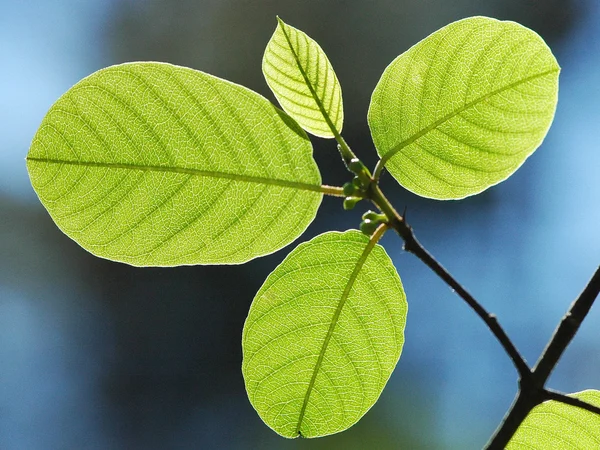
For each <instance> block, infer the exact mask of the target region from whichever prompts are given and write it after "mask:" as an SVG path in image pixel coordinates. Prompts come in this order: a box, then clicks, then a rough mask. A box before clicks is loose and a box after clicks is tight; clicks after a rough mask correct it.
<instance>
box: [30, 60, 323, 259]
mask: <svg viewBox="0 0 600 450" xmlns="http://www.w3.org/2000/svg"><path fill="white" fill-rule="evenodd" d="M27 167H28V170H29V175H30V178H31V182H32V184H33V187H34V188H35V190H36V192H37V194H38V196H39V197H40V199H41V201H42V203H43V204H44V206H45V207H46V208H47V209H48V211H49V212H50V215H51V216H52V218H53V219H54V221H55V222H56V224H57V225H58V226H59V227H60V228H61V230H63V231H64V232H65V233H66V234H67V235H68V236H70V237H71V238H73V239H75V240H76V241H77V242H78V243H79V244H80V245H81V246H83V247H84V248H85V249H87V250H89V251H90V252H92V253H94V254H96V255H98V256H101V257H104V258H108V259H113V260H117V261H122V262H126V263H129V264H132V265H137V266H147V265H152V266H171V265H180V264H221V263H242V262H245V261H247V260H249V259H251V258H254V257H256V256H260V255H265V254H267V253H271V252H273V251H275V250H278V249H279V248H281V247H283V246H285V245H287V244H288V243H290V242H291V241H293V240H294V239H296V238H297V237H298V236H299V235H300V234H301V233H302V232H303V231H304V230H305V228H306V227H307V226H308V224H309V223H310V222H311V221H312V220H313V218H314V216H315V214H316V210H317V208H318V206H319V204H320V201H321V198H322V194H321V192H320V191H321V189H322V188H321V186H320V183H321V177H320V174H319V171H318V168H317V166H316V163H315V161H314V159H313V158H312V147H311V145H310V141H309V140H308V137H307V136H306V134H305V133H304V131H302V130H301V129H300V128H299V127H298V126H297V124H296V123H295V122H294V121H293V120H292V119H290V118H289V116H286V115H285V114H284V113H283V112H282V111H280V110H278V109H277V108H275V107H274V106H273V105H272V104H271V103H270V102H268V101H267V100H266V99H265V98H263V97H261V96H260V95H258V94H256V93H254V92H252V91H250V90H248V89H246V88H244V87H242V86H238V85H235V84H233V83H230V82H228V81H225V80H221V79H219V78H216V77H213V76H211V75H207V74H205V73H202V72H198V71H195V70H192V69H188V68H184V67H177V66H173V65H170V64H162V63H132V64H123V65H118V66H113V67H109V68H107V69H103V70H100V71H98V72H96V73H94V74H92V75H91V76H89V77H87V78H85V79H84V80H82V81H80V82H79V83H77V84H76V85H75V86H73V87H72V88H71V89H70V90H69V91H68V92H67V93H65V94H64V95H63V96H62V97H61V98H60V99H59V100H58V101H57V102H56V103H55V104H54V105H53V106H52V108H51V109H50V111H49V112H48V114H47V115H46V117H45V118H44V120H43V122H42V124H41V126H40V129H39V130H38V132H37V134H36V136H35V138H34V140H33V143H32V145H31V149H30V151H29V155H28V158H27Z"/></svg>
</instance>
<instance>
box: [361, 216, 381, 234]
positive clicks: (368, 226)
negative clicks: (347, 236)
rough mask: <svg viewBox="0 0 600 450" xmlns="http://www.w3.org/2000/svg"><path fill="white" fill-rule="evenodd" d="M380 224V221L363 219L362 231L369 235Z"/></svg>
mask: <svg viewBox="0 0 600 450" xmlns="http://www.w3.org/2000/svg"><path fill="white" fill-rule="evenodd" d="M378 226H379V222H374V221H372V220H369V219H366V220H363V221H362V222H361V224H360V231H361V232H362V233H363V234H366V235H367V236H371V235H372V234H373V233H375V230H376V229H377V227H378Z"/></svg>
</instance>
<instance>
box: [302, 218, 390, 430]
mask: <svg viewBox="0 0 600 450" xmlns="http://www.w3.org/2000/svg"><path fill="white" fill-rule="evenodd" d="M385 231H386V227H385V226H383V227H380V228H379V229H378V230H377V231H376V232H375V234H373V236H372V237H371V239H370V240H369V242H368V243H367V246H366V247H365V249H364V250H363V252H362V254H361V255H360V258H359V259H358V261H357V262H356V266H355V267H354V270H353V271H352V273H351V274H350V278H348V283H346V287H345V288H344V292H343V293H342V296H341V297H340V301H339V302H338V305H337V308H336V310H335V313H334V314H333V317H332V318H331V324H330V325H329V329H328V330H327V334H326V335H325V340H324V341H323V345H322V346H321V352H320V353H319V358H318V359H317V362H316V364H315V368H314V370H313V374H312V377H311V379H310V382H309V383H308V388H307V389H306V394H305V395H304V401H303V403H302V408H301V409H300V414H299V416H298V424H297V425H296V434H297V435H298V436H301V433H300V428H301V426H302V421H303V420H304V414H305V413H306V407H307V406H308V400H309V398H310V395H311V393H312V390H313V387H314V386H315V382H316V379H317V375H318V373H319V371H320V370H321V365H322V364H323V359H324V357H325V352H326V351H327V347H328V346H329V341H330V340H331V337H332V336H333V330H334V329H335V326H336V325H337V322H338V319H339V317H340V314H341V313H342V309H343V308H344V305H345V304H346V300H347V299H348V296H349V295H350V291H351V290H352V286H354V282H355V281H356V278H357V277H358V274H359V273H360V271H361V269H362V268H363V265H364V264H365V261H366V260H367V258H368V257H369V254H370V253H371V251H372V250H373V248H375V245H377V242H379V239H381V236H383V233H385Z"/></svg>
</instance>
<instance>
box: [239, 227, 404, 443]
mask: <svg viewBox="0 0 600 450" xmlns="http://www.w3.org/2000/svg"><path fill="white" fill-rule="evenodd" d="M406 313H407V304H406V297H405V295H404V290H403V288H402V283H401V281H400V277H399V276H398V273H397V272H396V269H395V267H394V265H393V264H392V261H391V260H390V258H389V256H388V255H387V253H386V252H385V250H384V249H383V247H381V246H380V245H376V244H375V240H374V239H371V240H369V239H368V238H367V237H366V236H364V235H363V234H362V233H360V232H358V231H346V232H344V233H338V232H329V233H325V234H322V235H320V236H317V237H316V238H314V239H312V240H311V241H309V242H307V243H304V244H301V245H299V246H298V247H297V248H296V249H295V250H294V251H292V253H290V255H289V256H288V257H287V258H286V259H285V260H284V261H283V262H282V263H281V264H280V265H279V266H278V267H277V268H276V269H275V270H274V271H273V273H271V275H269V277H268V278H267V280H266V281H265V283H264V285H263V286H262V287H261V288H260V290H259V291H258V293H257V294H256V297H255V299H254V302H253V303H252V306H251V307H250V312H249V314H248V318H247V319H246V323H245V325H244V331H243V337H242V347H243V358H244V359H243V363H242V371H243V374H244V380H245V383H246V390H247V391H248V396H249V398H250V402H251V403H252V405H253V406H254V408H255V409H256V411H257V412H258V414H259V415H260V417H261V418H262V419H263V420H264V422H265V423H266V424H267V425H268V426H269V427H271V428H272V429H273V430H275V431H276V432H277V433H279V434H280V435H282V436H285V437H288V438H294V437H297V436H300V435H301V436H303V437H318V436H324V435H327V434H332V433H336V432H339V431H343V430H345V429H346V428H348V427H350V426H352V425H353V424H354V423H356V422H357V421H358V420H359V419H360V418H361V417H362V416H363V415H364V414H365V413H366V412H367V411H368V410H369V408H371V406H372V405H373V404H374V403H375V402H376V401H377V399H378V398H379V395H380V394H381V391H382V390H383V388H384V386H385V384H386V383H387V380H388V379H389V377H390V375H391V373H392V371H393V370H394V367H395V366H396V363H397V361H398V358H399V357H400V353H401V351H402V345H403V343H404V326H405V323H406Z"/></svg>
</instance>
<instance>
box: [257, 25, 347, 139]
mask: <svg viewBox="0 0 600 450" xmlns="http://www.w3.org/2000/svg"><path fill="white" fill-rule="evenodd" d="M277 20H278V24H277V28H276V29H275V33H273V36H272V37H271V40H270V41H269V43H268V44H267V48H266V50H265V55H264V57H263V64H262V69H263V74H264V75H265V79H266V80H267V84H268V85H269V87H270V88H271V90H272V91H273V94H275V97H277V100H278V101H279V103H280V104H281V107H282V108H283V109H284V110H285V111H286V112H287V113H288V114H289V115H290V116H292V117H293V118H294V119H296V121H297V122H298V123H299V124H300V126H301V127H302V128H304V129H305V130H306V131H308V132H309V133H312V134H314V135H315V136H319V137H323V138H332V137H335V135H336V134H339V133H340V132H341V131H342V126H343V123H344V109H343V105H342V89H341V87H340V83H339V81H338V79H337V76H336V75H335V72H334V71H333V67H332V66H331V63H330V62H329V60H328V59H327V56H326V55H325V52H324V51H323V49H322V48H321V47H320V46H319V44H317V43H316V42H315V41H314V40H313V39H311V38H310V37H308V36H307V35H306V34H305V33H303V32H302V31H300V30H297V29H296V28H294V27H291V26H289V25H287V24H285V23H284V22H283V21H282V20H281V19H279V18H277Z"/></svg>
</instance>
